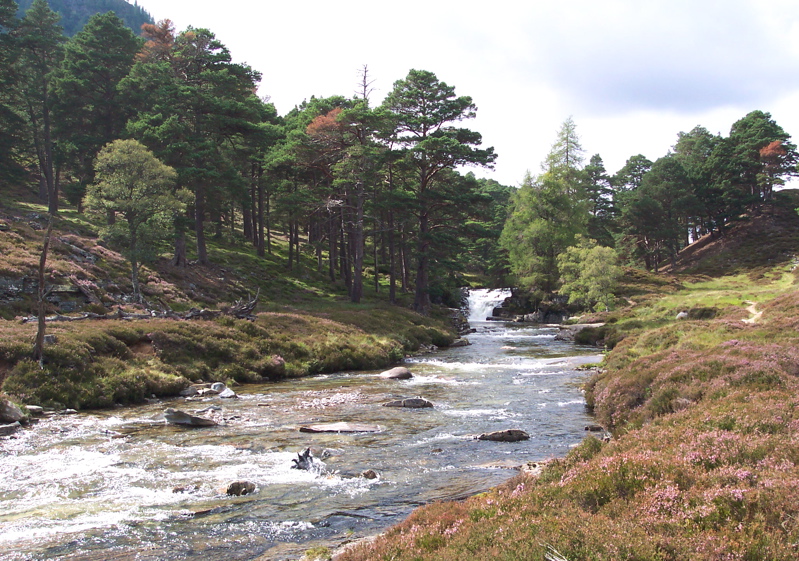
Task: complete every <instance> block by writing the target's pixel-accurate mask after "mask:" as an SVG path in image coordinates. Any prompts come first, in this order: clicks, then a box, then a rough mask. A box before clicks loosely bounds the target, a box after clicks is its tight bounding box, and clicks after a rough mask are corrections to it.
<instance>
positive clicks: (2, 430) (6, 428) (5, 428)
mask: <svg viewBox="0 0 799 561" xmlns="http://www.w3.org/2000/svg"><path fill="white" fill-rule="evenodd" d="M20 428H22V425H20V424H19V422H18V421H14V422H13V423H10V424H8V425H0V436H9V435H11V434H14V433H15V432H17V431H18V430H19V429H20Z"/></svg>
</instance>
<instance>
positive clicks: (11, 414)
mask: <svg viewBox="0 0 799 561" xmlns="http://www.w3.org/2000/svg"><path fill="white" fill-rule="evenodd" d="M25 418H26V415H25V413H23V412H22V409H20V408H19V407H17V406H16V405H15V404H13V403H11V402H10V401H9V400H7V399H5V398H0V423H17V422H20V421H23V420H25Z"/></svg>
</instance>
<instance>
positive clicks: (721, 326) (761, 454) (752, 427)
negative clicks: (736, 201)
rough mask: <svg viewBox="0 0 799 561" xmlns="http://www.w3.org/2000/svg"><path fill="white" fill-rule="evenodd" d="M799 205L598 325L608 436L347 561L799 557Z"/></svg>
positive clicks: (429, 511)
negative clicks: (603, 335) (604, 350)
mask: <svg viewBox="0 0 799 561" xmlns="http://www.w3.org/2000/svg"><path fill="white" fill-rule="evenodd" d="M796 195H797V194H796V192H782V193H780V194H779V196H778V198H777V201H776V204H775V205H774V208H767V209H766V210H765V212H763V213H762V214H760V215H758V216H754V217H751V218H750V219H749V220H747V221H743V222H741V223H740V224H738V225H736V226H735V227H733V228H730V229H729V230H728V231H727V232H726V235H725V236H724V237H723V238H722V239H715V240H709V239H708V240H700V243H697V244H695V245H694V246H691V247H689V248H687V249H686V250H685V251H684V252H683V254H682V255H681V260H680V264H679V267H678V268H677V270H675V271H673V272H670V273H661V274H659V275H652V274H645V273H640V272H636V273H635V274H634V275H629V274H628V277H627V278H626V279H625V286H624V288H625V291H626V292H627V293H628V298H629V300H630V305H629V306H628V307H627V308H625V309H623V310H618V311H615V312H612V313H609V314H605V315H603V316H602V317H600V318H597V319H604V320H605V321H606V322H607V324H606V325H607V328H608V330H609V332H610V333H609V334H608V335H612V336H613V338H614V343H615V348H613V350H612V351H610V352H609V353H608V354H607V355H606V358H605V361H604V363H603V364H602V365H601V367H600V368H599V369H598V370H597V371H596V372H595V374H594V375H593V377H592V378H591V380H590V381H589V383H588V384H587V385H586V388H585V390H586V399H587V401H588V404H589V406H590V407H591V408H592V409H593V412H594V414H595V415H596V419H597V421H598V422H599V423H601V425H602V426H603V427H604V428H605V430H606V438H604V439H599V438H595V437H593V436H589V437H587V438H586V439H585V440H584V441H583V443H582V444H581V445H580V446H578V447H577V448H575V449H574V450H573V451H572V452H571V453H570V454H569V455H568V456H567V457H566V458H553V459H551V460H550V461H549V462H548V463H547V464H546V466H545V467H544V468H543V470H542V471H540V473H523V474H521V475H519V476H518V477H516V478H514V479H513V480H512V481H510V482H509V483H508V484H507V485H505V486H502V487H500V488H498V489H495V490H493V491H491V492H489V493H485V494H483V495H479V496H476V497H473V498H471V499H468V500H466V501H463V502H458V503H438V504H434V505H430V506H426V507H423V508H420V509H418V510H417V511H415V512H414V514H413V515H412V516H411V517H410V518H409V519H407V520H406V521H405V522H403V523H402V524H400V525H398V526H396V527H394V528H392V529H391V530H389V531H388V532H386V533H385V534H384V535H383V536H380V537H378V538H377V539H376V540H374V541H369V542H363V543H360V544H357V545H354V546H352V547H351V548H350V549H348V550H347V551H342V552H340V553H339V554H338V555H337V556H336V557H335V558H336V559H338V560H341V561H344V560H347V561H355V560H364V561H365V560H367V559H368V560H374V559H418V560H431V561H432V560H437V561H438V560H456V559H475V560H493V559H507V560H536V561H545V560H546V561H552V560H564V559H566V560H581V559H592V560H608V561H610V560H619V559H630V560H631V559H635V560H651V561H664V560H692V561H693V560H707V561H711V560H719V559H740V560H753V561H754V560H760V559H770V560H785V561H788V560H793V559H796V544H797V542H799V491H798V490H797V487H796V481H797V480H799V456H797V452H796V446H795V443H796V440H797V438H799V398H797V396H798V395H799V369H797V364H799V356H797V349H799V335H797V329H799V290H797V288H798V287H799V275H798V274H797V269H796V267H795V263H796V255H797V254H799V240H797V228H796V226H797V217H796V215H795V212H794V210H793V209H794V208H795V207H796V206H799V205H797V204H796V200H797V198H796ZM679 312H686V313H687V318H686V319H678V318H677V315H678V313H679Z"/></svg>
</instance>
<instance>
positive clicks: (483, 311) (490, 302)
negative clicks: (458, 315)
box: [469, 288, 510, 322]
mask: <svg viewBox="0 0 799 561" xmlns="http://www.w3.org/2000/svg"><path fill="white" fill-rule="evenodd" d="M509 296H510V289H509V288H495V289H488V288H476V289H473V290H470V291H469V321H470V322H474V321H486V318H488V317H490V316H491V315H492V312H493V311H494V308H496V307H497V306H499V305H500V304H501V303H502V302H503V301H504V300H505V298H507V297H509Z"/></svg>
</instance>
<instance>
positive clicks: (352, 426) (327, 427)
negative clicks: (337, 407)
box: [300, 422, 383, 432]
mask: <svg viewBox="0 0 799 561" xmlns="http://www.w3.org/2000/svg"><path fill="white" fill-rule="evenodd" d="M381 430H383V429H382V428H381V427H380V425H366V424H363V423H345V422H339V423H318V424H315V425H305V426H302V427H300V432H380V431H381Z"/></svg>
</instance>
